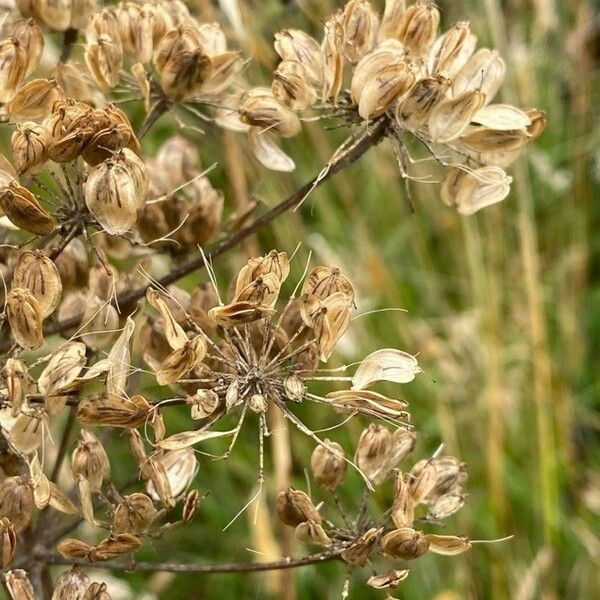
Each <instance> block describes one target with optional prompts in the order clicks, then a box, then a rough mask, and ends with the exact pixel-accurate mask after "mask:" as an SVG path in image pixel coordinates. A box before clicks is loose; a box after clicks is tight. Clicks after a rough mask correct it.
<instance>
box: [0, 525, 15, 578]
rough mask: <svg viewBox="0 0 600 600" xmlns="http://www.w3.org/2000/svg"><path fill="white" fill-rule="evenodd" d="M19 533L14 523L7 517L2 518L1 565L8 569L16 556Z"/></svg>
mask: <svg viewBox="0 0 600 600" xmlns="http://www.w3.org/2000/svg"><path fill="white" fill-rule="evenodd" d="M16 549H17V534H16V533H15V528H14V525H13V524H12V523H11V522H10V520H9V519H7V518H6V517H2V518H1V519H0V565H2V568H3V569H6V567H8V565H10V563H11V562H12V559H13V558H14V557H15V552H16Z"/></svg>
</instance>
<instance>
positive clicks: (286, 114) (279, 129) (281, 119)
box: [238, 88, 302, 137]
mask: <svg viewBox="0 0 600 600" xmlns="http://www.w3.org/2000/svg"><path fill="white" fill-rule="evenodd" d="M238 110H239V114H240V119H241V120H242V122H244V123H247V124H248V125H253V126H255V127H262V128H265V129H269V130H270V131H272V132H273V133H276V134H277V135H280V136H281V137H292V136H294V135H297V134H298V133H300V130H301V129H302V125H301V124H300V120H299V119H298V117H297V116H296V113H294V112H292V111H291V110H290V109H289V108H286V107H285V106H283V104H281V103H280V102H279V101H278V100H277V99H276V98H275V97H274V96H273V92H272V91H271V90H270V89H268V88H254V89H253V90H251V91H250V92H246V93H245V94H244V95H243V96H242V99H241V102H240V106H239V109H238Z"/></svg>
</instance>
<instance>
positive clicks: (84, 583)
mask: <svg viewBox="0 0 600 600" xmlns="http://www.w3.org/2000/svg"><path fill="white" fill-rule="evenodd" d="M89 586H90V578H89V577H88V576H87V575H86V574H85V573H83V572H82V571H80V570H79V569H78V568H77V567H73V568H72V569H69V570H68V571H65V572H64V573H61V575H60V577H59V578H58V579H57V580H56V584H55V585H54V593H53V594H52V600H79V599H80V598H83V595H84V594H85V591H86V590H87V589H88V588H89Z"/></svg>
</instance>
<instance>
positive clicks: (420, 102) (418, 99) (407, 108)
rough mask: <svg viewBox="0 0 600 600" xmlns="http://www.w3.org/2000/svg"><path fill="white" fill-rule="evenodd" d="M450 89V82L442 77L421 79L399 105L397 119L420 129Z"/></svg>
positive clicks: (405, 124)
mask: <svg viewBox="0 0 600 600" xmlns="http://www.w3.org/2000/svg"><path fill="white" fill-rule="evenodd" d="M449 89H450V80H449V79H446V78H445V77H442V76H441V75H437V76H436V77H423V78H422V79H419V80H418V81H417V82H416V83H415V84H414V85H413V86H412V88H411V89H410V91H409V92H408V94H406V96H404V98H403V99H401V101H400V103H399V104H398V107H397V108H396V118H397V119H398V121H400V123H402V124H403V125H404V126H408V127H420V126H421V125H423V124H424V123H426V122H427V119H428V118H429V115H430V113H431V111H432V110H433V109H434V108H435V107H436V106H437V105H438V104H439V103H440V102H441V101H442V100H443V99H444V98H445V96H446V94H447V92H448V90H449Z"/></svg>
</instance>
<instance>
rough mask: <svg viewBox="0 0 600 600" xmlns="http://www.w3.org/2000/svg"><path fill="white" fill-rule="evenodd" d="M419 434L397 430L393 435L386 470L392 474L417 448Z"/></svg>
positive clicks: (408, 430)
mask: <svg viewBox="0 0 600 600" xmlns="http://www.w3.org/2000/svg"><path fill="white" fill-rule="evenodd" d="M416 443H417V434H416V433H415V432H414V431H412V430H410V429H403V428H400V429H396V431H394V433H392V440H391V444H390V449H389V452H388V455H387V457H386V469H388V470H389V471H388V472H391V471H392V470H393V469H395V468H396V467H397V466H398V465H399V464H400V463H401V462H402V461H403V460H404V459H405V458H406V457H407V456H408V455H409V454H410V453H411V452H412V451H413V450H414V448H415V444H416Z"/></svg>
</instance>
